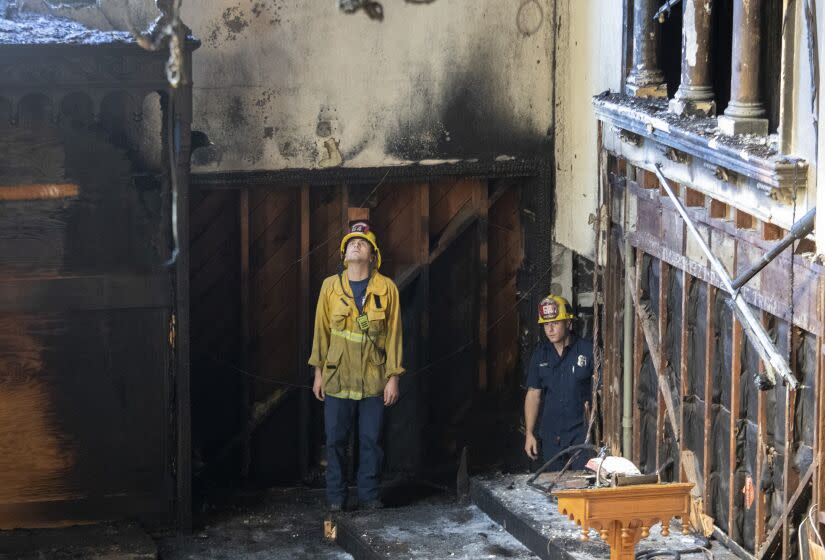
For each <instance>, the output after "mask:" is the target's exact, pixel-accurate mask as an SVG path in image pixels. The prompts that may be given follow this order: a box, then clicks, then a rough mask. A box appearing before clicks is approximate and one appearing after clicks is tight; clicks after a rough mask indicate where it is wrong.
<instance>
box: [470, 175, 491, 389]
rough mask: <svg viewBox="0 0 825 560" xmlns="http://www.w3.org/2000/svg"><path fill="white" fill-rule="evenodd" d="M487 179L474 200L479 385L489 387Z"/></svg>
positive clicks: (476, 189) (474, 194)
mask: <svg viewBox="0 0 825 560" xmlns="http://www.w3.org/2000/svg"><path fill="white" fill-rule="evenodd" d="M487 197H488V194H487V181H478V182H477V185H476V187H475V190H474V192H473V202H474V206H475V210H476V214H477V216H478V220H477V222H476V243H477V248H478V269H477V274H478V292H477V296H476V297H477V298H478V325H477V332H478V335H477V336H478V387H479V389H481V390H482V391H484V390H486V389H487V384H488V379H487V303H488V302H487V283H488V270H487V268H488V267H487V260H488V253H489V227H488V219H487V216H488V213H489V208H490V207H489V204H488V200H487Z"/></svg>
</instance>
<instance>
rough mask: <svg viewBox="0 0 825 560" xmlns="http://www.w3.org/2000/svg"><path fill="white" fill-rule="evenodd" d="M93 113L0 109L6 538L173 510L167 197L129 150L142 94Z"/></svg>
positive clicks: (34, 103) (38, 107)
mask: <svg viewBox="0 0 825 560" xmlns="http://www.w3.org/2000/svg"><path fill="white" fill-rule="evenodd" d="M33 75H34V74H33ZM2 93H4V92H3V91H0V94H2ZM104 101H105V102H104V103H103V104H102V105H101V106H100V107H99V108H100V112H99V115H98V117H97V118H96V117H95V116H94V115H95V110H94V105H93V103H92V98H91V96H89V95H87V94H83V93H74V94H70V95H67V96H65V97H63V98H62V99H61V98H59V97H51V96H47V95H45V94H43V93H36V94H30V95H24V96H23V97H22V98H21V99H19V103H18V105H17V107H16V109H15V110H16V113H15V112H14V111H13V110H12V109H11V108H10V104H9V103H7V102H5V101H2V102H0V113H4V115H5V116H4V117H3V118H2V119H0V121H1V122H2V124H0V128H2V134H0V190H2V191H3V192H5V193H6V195H7V196H0V239H2V241H0V263H2V264H0V312H2V315H0V386H1V387H2V388H3V390H2V391H0V399H2V401H3V403H2V404H0V416H2V418H3V420H2V424H0V425H2V427H0V455H1V456H2V459H0V487H2V491H0V527H3V528H10V527H26V526H48V525H61V524H68V523H76V522H85V521H90V520H99V519H115V518H126V517H129V518H135V517H137V518H139V519H142V520H144V521H146V522H147V523H150V524H153V525H158V524H168V523H170V522H171V521H172V519H173V518H172V515H173V512H174V509H175V507H176V501H175V500H176V489H175V478H174V476H175V468H174V465H175V461H176V459H175V454H176V452H177V450H176V447H177V443H178V440H177V435H178V429H177V426H176V425H175V424H173V420H170V419H174V418H176V416H175V414H176V412H175V411H176V407H177V405H179V404H180V403H181V401H179V400H177V399H176V397H175V395H176V390H175V389H174V388H173V387H172V382H173V380H174V379H175V368H176V365H175V363H174V361H173V351H174V345H175V343H176V342H177V341H178V340H183V338H181V339H176V336H177V335H178V334H180V335H181V336H182V337H184V338H185V337H186V336H188V333H186V332H183V333H179V332H178V331H177V330H176V326H175V327H173V325H176V323H175V320H174V319H173V318H174V317H175V315H174V302H175V295H176V294H175V289H174V278H173V275H172V274H171V273H170V270H169V269H168V268H165V267H164V265H163V263H164V261H165V260H166V259H168V258H169V256H170V254H171V247H170V236H169V231H168V222H167V221H165V220H164V216H166V217H168V208H165V207H168V200H169V199H168V195H169V190H168V184H165V183H164V180H163V178H162V172H161V169H160V168H158V167H150V166H148V165H147V164H146V163H145V161H144V160H143V159H142V158H141V156H140V155H139V154H140V146H138V145H136V144H135V143H134V141H133V140H134V138H133V136H130V131H131V129H132V128H133V125H134V118H135V115H140V113H141V109H140V103H141V101H142V98H141V97H140V95H138V96H137V97H133V96H132V95H129V94H126V93H122V94H119V95H110V96H106V97H105V99H104ZM153 111H154V114H153V117H155V118H157V120H160V112H161V106H160V104H158V105H157V106H155V107H154V108H153ZM147 116H148V115H147ZM159 140H160V138H157V139H156V143H158V144H159V143H160V142H159ZM55 185H68V186H71V188H62V189H57V190H54V189H53V188H52V187H53V186H55ZM32 193H41V194H42V193H46V194H49V196H31V194H32ZM12 195H13V196H12ZM173 328H174V329H175V330H174V331H173ZM182 398H185V397H183V396H181V399H182ZM178 505H180V506H182V507H188V505H185V504H178Z"/></svg>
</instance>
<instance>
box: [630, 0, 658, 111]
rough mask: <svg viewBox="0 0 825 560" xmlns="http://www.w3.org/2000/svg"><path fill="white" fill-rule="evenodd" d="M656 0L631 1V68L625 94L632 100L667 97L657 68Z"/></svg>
mask: <svg viewBox="0 0 825 560" xmlns="http://www.w3.org/2000/svg"><path fill="white" fill-rule="evenodd" d="M656 7H657V2H656V0H634V1H633V68H632V69H631V70H630V75H629V76H628V77H627V91H628V93H630V94H631V95H634V96H636V97H667V84H666V83H665V75H664V74H663V73H662V70H661V69H660V68H659V41H660V28H659V23H658V22H656V21H654V18H653V16H654V14H655V13H656Z"/></svg>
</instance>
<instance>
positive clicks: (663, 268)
mask: <svg viewBox="0 0 825 560" xmlns="http://www.w3.org/2000/svg"><path fill="white" fill-rule="evenodd" d="M658 264H659V294H658V297H659V340H658V342H659V356H658V361H659V363H658V366H657V368H656V370H657V373H658V374H659V380H660V382H661V380H662V379H663V378H665V376H666V375H667V373H666V369H665V368H667V365H668V362H669V360H668V355H669V353H670V348H669V347H668V344H667V339H666V334H667V322H668V308H667V306H668V300H669V299H670V298H669V292H670V290H669V289H668V287H669V286H668V284H669V283H670V267H669V266H668V265H667V263H665V262H664V261H658ZM665 434H666V432H665V399H664V397H663V396H662V391H659V396H658V398H657V404H656V470H659V469H660V468H661V466H662V464H663V463H664V462H665V461H666V460H667V457H661V456H660V453H661V449H662V444H663V443H664V441H665Z"/></svg>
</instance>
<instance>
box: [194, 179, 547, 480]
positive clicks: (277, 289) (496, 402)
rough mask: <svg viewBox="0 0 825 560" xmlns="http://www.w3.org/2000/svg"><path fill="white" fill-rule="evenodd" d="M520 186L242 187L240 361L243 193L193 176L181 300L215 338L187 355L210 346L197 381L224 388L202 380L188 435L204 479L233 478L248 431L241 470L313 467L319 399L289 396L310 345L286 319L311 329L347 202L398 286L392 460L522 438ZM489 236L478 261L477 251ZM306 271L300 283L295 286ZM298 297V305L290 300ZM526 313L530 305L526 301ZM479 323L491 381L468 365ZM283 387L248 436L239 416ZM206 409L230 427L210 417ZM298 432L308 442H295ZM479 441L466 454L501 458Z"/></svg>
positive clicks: (445, 463)
mask: <svg viewBox="0 0 825 560" xmlns="http://www.w3.org/2000/svg"><path fill="white" fill-rule="evenodd" d="M379 180H380V177H379ZM304 190H308V192H307V193H306V196H307V197H308V200H304V198H303V197H304V194H303V191H304ZM521 191H522V189H521V184H520V182H518V181H514V180H512V179H501V180H497V181H491V182H488V181H486V180H481V179H439V180H434V181H431V182H421V181H407V182H388V183H383V182H382V183H380V184H378V183H377V184H363V185H362V184H357V185H337V186H310V187H297V186H295V187H293V186H289V185H279V186H272V187H265V186H260V185H258V186H254V187H249V189H248V192H249V219H248V222H249V244H248V245H249V247H248V250H249V305H248V307H249V315H250V329H249V338H250V341H251V359H250V363H249V367H248V368H243V367H240V366H239V364H240V363H241V356H240V355H239V352H240V348H239V342H240V341H239V334H238V333H239V329H238V325H239V323H238V321H239V320H240V319H239V306H240V297H239V294H241V293H242V289H241V285H240V283H241V282H242V280H243V275H242V259H241V258H240V254H241V253H242V252H243V246H242V245H240V244H239V243H238V240H239V237H240V231H241V229H240V228H241V225H242V224H243V216H240V217H239V200H240V198H239V196H240V195H239V193H238V191H237V190H236V189H232V190H226V189H221V188H217V189H214V190H207V189H204V190H202V191H201V192H200V194H199V195H198V197H196V198H195V200H194V201H193V206H192V208H193V210H192V212H193V214H192V236H193V252H192V257H193V276H192V285H193V293H194V294H198V295H199V299H198V300H197V302H194V300H193V305H198V306H203V307H204V309H203V310H202V311H201V312H200V313H199V314H197V319H196V323H197V325H196V332H197V333H201V332H205V333H212V336H213V337H214V338H206V339H205V340H206V341H210V340H211V343H208V344H204V345H198V346H197V349H196V350H195V355H196V356H198V360H199V363H204V364H206V363H209V362H210V361H212V362H214V360H211V358H210V357H209V355H210V354H215V353H216V352H219V353H220V354H221V361H222V362H223V363H222V364H220V365H219V366H212V367H214V370H213V371H209V372H207V370H204V376H205V378H204V380H203V383H202V385H201V386H200V387H201V388H202V389H203V390H204V391H209V390H210V389H209V385H210V384H214V387H218V388H220V390H221V391H223V392H222V393H221V394H220V395H212V396H206V395H202V397H203V398H202V403H203V406H207V407H210V409H209V410H207V411H203V410H201V412H199V413H198V414H197V415H196V422H195V424H196V434H199V435H201V436H205V437H202V438H201V439H200V440H199V441H201V442H202V443H203V445H204V449H203V453H204V455H203V458H204V461H205V462H206V464H207V466H206V467H205V468H204V469H203V470H202V474H203V476H202V477H201V478H202V480H201V481H202V482H203V483H204V484H210V483H214V482H215V481H216V480H220V479H221V477H223V478H224V479H226V478H234V477H236V476H237V475H238V473H239V472H240V469H239V467H240V465H241V463H242V461H241V451H242V447H243V446H242V445H241V444H240V443H242V441H243V439H244V438H245V437H250V436H251V440H252V442H251V445H250V456H249V461H250V468H249V477H250V478H251V479H253V480H254V481H255V482H258V483H265V484H273V483H277V482H283V481H287V480H293V481H294V480H295V479H296V478H297V475H298V472H299V465H301V464H302V462H303V461H305V463H304V464H303V469H302V470H305V471H306V472H303V473H302V474H304V475H306V476H307V477H308V478H310V479H311V478H313V477H316V476H318V475H319V474H320V473H321V465H322V462H323V460H324V457H323V455H322V451H323V447H322V441H323V439H322V438H323V409H322V405H321V404H320V403H318V402H317V401H315V399H314V398H313V399H311V401H310V402H309V404H308V406H307V405H306V404H303V405H302V404H301V398H302V396H301V392H306V391H307V390H308V384H309V383H311V371H310V368H309V367H307V366H306V365H305V361H306V358H307V356H304V355H300V352H298V351H297V346H298V345H299V344H300V341H301V335H300V333H298V330H299V329H298V328H297V326H298V324H299V323H300V322H301V319H300V317H301V314H305V315H306V316H307V317H308V318H309V323H310V328H311V324H312V319H313V318H314V311H315V303H316V298H317V295H318V292H319V290H320V286H321V283H322V281H323V280H324V278H326V277H327V276H329V275H332V274H337V273H338V272H339V270H341V261H340V251H339V244H340V240H341V237H342V235H344V233H345V231H346V226H347V221H348V219H349V217H350V216H351V215H354V214H359V215H368V216H369V219H370V221H371V222H372V225H373V229H374V230H375V232H376V235H377V237H378V243H379V246H380V248H381V251H382V255H383V261H384V264H383V265H382V272H383V273H385V274H388V275H389V276H390V277H392V278H394V279H395V280H396V281H397V283H398V284H399V290H400V293H401V306H402V324H403V328H404V355H405V359H404V364H405V366H406V367H407V370H408V374H407V375H405V376H404V377H402V378H401V392H402V398H401V400H400V401H399V402H398V403H397V404H396V405H394V406H393V407H392V408H390V409H388V410H387V411H386V423H385V434H386V437H385V459H386V467H387V469H388V470H389V471H391V472H393V473H404V474H410V473H420V472H422V471H424V470H426V471H428V472H440V470H442V469H445V468H447V469H448V470H452V469H453V468H454V467H453V466H452V461H453V460H454V459H456V458H457V456H458V454H459V452H460V451H461V449H462V447H463V446H465V445H470V446H474V448H475V449H479V450H480V449H484V448H488V449H489V448H490V445H489V440H490V439H496V441H504V438H505V437H506V445H508V447H510V448H512V447H513V445H512V444H513V442H515V443H516V444H518V436H515V437H514V434H513V431H514V430H516V429H517V425H518V416H519V415H520V410H521V407H520V400H521V398H522V395H521V394H520V392H519V383H520V380H521V372H520V367H521V363H520V360H519V346H518V337H519V334H520V327H519V325H520V324H521V322H522V321H523V317H522V316H521V315H520V313H519V310H518V308H517V305H518V301H519V300H518V293H517V288H516V281H517V276H518V274H519V273H520V271H521V269H522V266H523V260H524V232H523V227H524V226H523V224H522V209H521ZM482 202H483V204H485V205H486V207H485V208H482V207H481V204H482ZM362 205H363V208H362V207H361V206H362ZM485 214H486V215H487V220H486V221H485V220H484V219H483V217H482V216H483V215H485ZM480 218H481V219H480ZM482 229H483V230H484V231H482ZM485 236H486V237H487V240H488V243H487V244H488V250H487V256H488V265H487V266H482V260H483V251H482V250H481V247H482V245H483V241H484V238H485ZM201 274H202V275H201ZM481 274H484V275H485V276H486V277H487V283H488V285H489V286H490V289H489V290H488V292H487V297H486V298H485V302H484V303H485V304H486V306H487V308H488V311H487V314H486V317H485V316H484V315H483V313H482V311H481V308H482V302H481V301H480V296H479V293H480V290H479V289H478V287H479V286H480V280H479V277H480V275H481ZM306 277H308V281H307V282H306V283H307V284H308V296H309V297H308V298H304V297H303V296H302V295H301V294H303V291H304V290H305V289H306V288H304V287H303V285H302V284H301V285H299V280H300V279H302V278H304V279H305V278H306ZM303 282H304V280H301V282H300V283H303ZM215 290H218V292H216V291H215ZM220 293H222V294H224V295H223V297H221V296H220V295H219V294H220ZM305 299H308V304H307V305H306V307H307V309H302V306H305V305H304V304H305ZM224 313H226V314H227V315H226V316H225V315H223V314H224ZM529 317H530V319H531V321H532V320H534V311H533V310H532V309H531V310H530V315H529ZM216 320H217V321H218V322H219V323H220V328H217V326H216V325H215V324H214V323H215V322H216ZM482 333H483V334H485V335H486V336H487V340H488V351H487V356H488V357H487V358H486V359H485V365H486V368H487V371H488V374H487V388H488V389H489V391H487V392H484V391H481V390H480V381H481V380H480V379H479V373H478V372H479V369H480V368H479V357H480V354H479V351H478V344H479V340H480V335H481V334H482ZM307 336H311V332H310V333H308V334H307ZM219 340H220V344H221V345H220V350H217V349H218V348H219V347H218V346H217V345H216V344H217V343H218V341H219ZM193 359H194V356H193ZM245 378H248V379H249V382H250V383H251V393H250V396H249V401H250V402H246V401H245V400H244V396H243V392H242V386H243V381H242V380H243V379H245ZM283 389H285V390H286V391H287V395H286V397H284V398H283V399H282V400H281V401H280V402H279V404H278V406H277V407H276V408H273V409H271V410H270V411H269V412H268V414H267V415H266V416H265V418H264V420H263V421H262V422H260V423H259V424H256V426H255V428H254V429H253V430H252V431H251V433H250V434H248V435H244V434H243V433H242V430H243V429H244V428H243V426H244V425H245V423H246V422H247V420H248V418H246V416H249V415H250V414H255V411H256V410H258V409H259V406H258V405H259V404H260V403H261V401H262V400H263V399H266V397H267V396H268V395H269V394H271V393H272V392H273V391H275V390H283ZM502 395H504V396H502ZM488 396H489V398H488ZM219 401H220V402H219ZM241 401H243V402H241ZM241 404H246V406H247V410H248V412H246V413H244V412H243V411H242V410H241V409H242V406H241ZM212 406H214V407H216V410H212V409H211V407H212ZM302 406H305V407H306V410H305V412H301V410H302V408H301V407H302ZM217 409H220V410H217ZM196 410H197V407H196ZM210 413H211V414H213V416H214V417H215V418H221V419H223V420H224V421H225V422H226V423H227V426H224V427H223V428H222V429H220V430H211V429H210V428H209V427H210V426H212V424H213V421H212V420H211V419H210V418H208V416H209V414H210ZM299 434H303V435H302V436H300V437H307V438H308V440H309V441H308V442H305V443H304V444H302V443H301V441H299V439H298V438H299ZM210 435H213V436H214V437H210ZM489 451H490V452H489V453H487V454H486V456H482V454H481V453H479V454H476V455H474V461H479V462H480V461H487V462H493V461H496V460H499V459H500V458H501V451H500V449H498V448H496V449H489ZM508 452H509V453H510V458H511V459H510V460H512V458H513V456H515V457H518V455H520V454H521V451H520V450H519V449H509V451H508ZM516 453H517V454H518V455H516ZM210 463H217V465H216V466H214V467H210V466H209V464H210ZM233 469H234V472H233Z"/></svg>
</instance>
